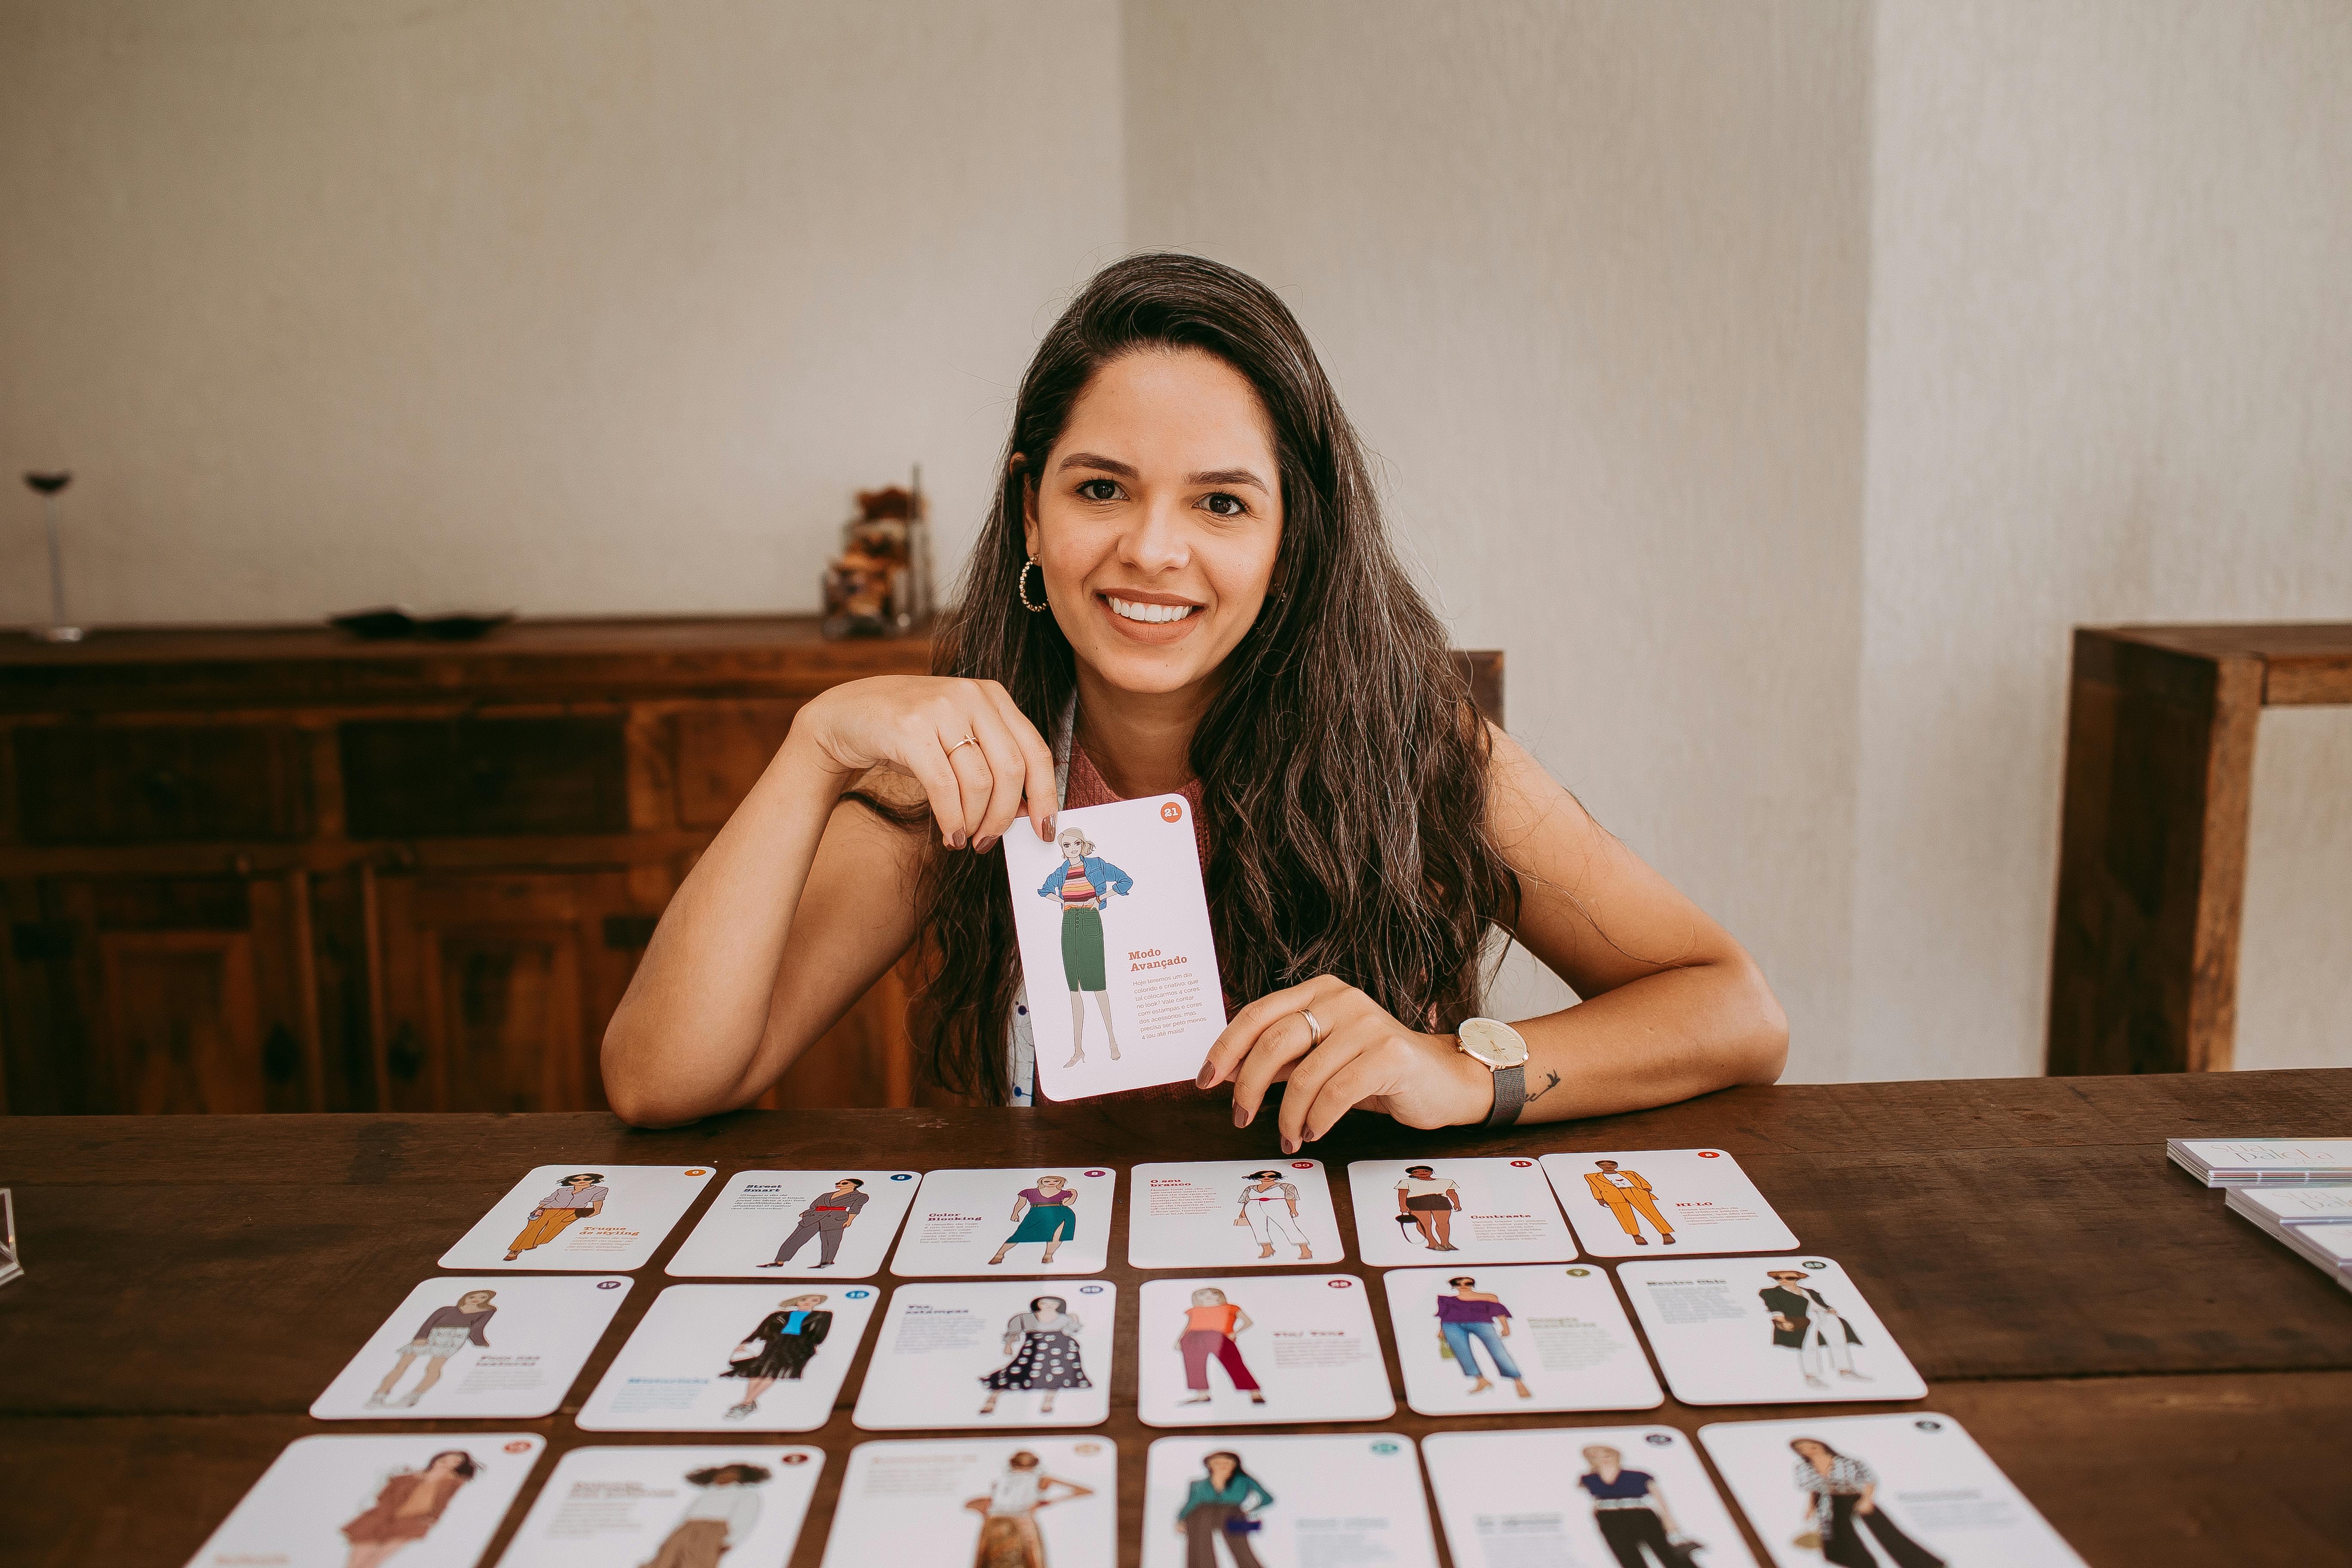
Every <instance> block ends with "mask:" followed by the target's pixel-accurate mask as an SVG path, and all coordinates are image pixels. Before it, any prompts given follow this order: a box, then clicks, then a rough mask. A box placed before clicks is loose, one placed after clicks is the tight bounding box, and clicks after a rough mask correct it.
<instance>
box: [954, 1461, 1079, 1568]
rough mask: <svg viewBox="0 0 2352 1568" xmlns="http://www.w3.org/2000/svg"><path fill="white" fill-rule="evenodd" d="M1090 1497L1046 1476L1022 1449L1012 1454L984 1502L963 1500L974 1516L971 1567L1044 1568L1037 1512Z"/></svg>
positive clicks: (1040, 1463)
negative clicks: (977, 1525) (975, 1535)
mask: <svg viewBox="0 0 2352 1568" xmlns="http://www.w3.org/2000/svg"><path fill="white" fill-rule="evenodd" d="M1057 1488H1058V1489H1059V1490H1058V1492H1057V1491H1056V1489H1057ZM1094 1495H1095V1489H1094V1488H1092V1487H1082V1486H1080V1485H1079V1484H1078V1483H1077V1482H1076V1481H1066V1480H1064V1479H1061V1478H1060V1477H1059V1476H1049V1475H1047V1474H1046V1473H1045V1462H1044V1461H1043V1460H1041V1459H1039V1458H1037V1456H1036V1455H1034V1454H1033V1453H1031V1452H1030V1451H1029V1450H1028V1449H1026V1448H1024V1449H1022V1450H1021V1451H1020V1452H1019V1453H1016V1454H1014V1455H1013V1456H1012V1457H1011V1458H1007V1459H1006V1460H1005V1461H1004V1473H1003V1475H1001V1476H999V1477H997V1478H996V1479H995V1480H994V1481H993V1482H992V1483H990V1486H989V1489H988V1493H987V1495H986V1496H985V1497H976V1498H970V1499H967V1500H965V1502H964V1505H963V1506H964V1507H966V1508H968V1509H970V1510H971V1511H972V1512H974V1513H976V1514H978V1515H980V1542H979V1546H978V1548H977V1549H976V1550H975V1551H974V1552H973V1553H972V1559H971V1563H972V1568H1048V1565H1047V1563H1046V1562H1045V1537H1044V1536H1042V1535H1040V1534H1039V1533H1038V1531H1037V1510H1040V1509H1045V1508H1051V1507H1053V1506H1054V1504H1055V1503H1057V1502H1071V1501H1074V1500H1076V1499H1078V1498H1082V1497H1092V1496H1094Z"/></svg>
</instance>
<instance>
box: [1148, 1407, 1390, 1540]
mask: <svg viewBox="0 0 2352 1568" xmlns="http://www.w3.org/2000/svg"><path fill="white" fill-rule="evenodd" d="M1373 1563H1377V1564H1379V1565H1380V1568H1437V1542H1436V1541H1435V1540H1434V1539H1433V1538H1432V1537H1431V1535H1430V1531H1429V1507H1428V1504H1427V1503H1426V1502H1425V1501H1423V1496H1422V1489H1421V1465H1420V1462H1419V1461H1418V1460H1416V1459H1415V1458H1413V1452H1412V1438H1410V1437H1406V1436H1399V1435H1398V1434H1395V1433H1392V1432H1370V1433H1355V1432H1351V1433H1348V1434H1345V1435H1335V1436H1286V1437H1275V1436H1265V1435H1263V1434H1260V1433H1255V1432H1250V1433H1244V1434H1241V1435H1239V1436H1235V1435H1234V1434H1230V1433H1220V1434H1214V1435H1208V1434H1204V1435H1202V1436H1184V1437H1162V1438H1160V1440H1159V1441H1158V1442H1156V1443H1154V1444H1152V1445H1151V1457H1150V1460H1149V1462H1148V1464H1147V1466H1146V1468H1145V1471H1144V1482H1143V1568H1343V1565H1353V1564H1367V1565H1369V1564H1373Z"/></svg>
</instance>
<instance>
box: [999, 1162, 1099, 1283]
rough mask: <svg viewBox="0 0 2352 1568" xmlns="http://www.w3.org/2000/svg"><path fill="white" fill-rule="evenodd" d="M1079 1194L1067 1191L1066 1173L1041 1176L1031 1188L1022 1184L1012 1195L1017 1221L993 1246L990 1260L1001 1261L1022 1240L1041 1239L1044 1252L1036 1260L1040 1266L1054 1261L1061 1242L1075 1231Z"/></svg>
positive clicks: (1076, 1231) (1068, 1183)
mask: <svg viewBox="0 0 2352 1568" xmlns="http://www.w3.org/2000/svg"><path fill="white" fill-rule="evenodd" d="M1077 1205H1078V1194H1076V1193H1074V1192H1072V1191H1071V1190H1070V1178H1069V1177H1067V1176H1040V1177H1038V1178H1037V1184H1036V1185H1035V1186H1034V1187H1024V1188H1022V1189H1021V1191H1020V1192H1018V1193H1016V1194H1013V1220H1014V1221H1015V1222H1016V1223H1015V1225H1014V1227H1013V1234H1012V1235H1011V1236H1008V1237H1005V1238H1004V1245H1003V1246H1002V1247H998V1248H997V1249H996V1256H995V1257H993V1258H990V1259H989V1261H990V1262H991V1263H1002V1262H1003V1261H1004V1255H1005V1254H1006V1253H1008V1252H1010V1251H1012V1250H1013V1248H1014V1247H1018V1246H1020V1245H1021V1244H1022V1243H1023V1242H1024V1241H1042V1242H1044V1243H1045V1252H1044V1253H1043V1254H1042V1255H1041V1256H1040V1257H1039V1258H1038V1259H1037V1262H1038V1264H1039V1265H1040V1266H1041V1267H1042V1266H1044V1265H1045V1264H1048V1263H1051V1262H1053V1261H1054V1254H1055V1251H1057V1250H1058V1249H1059V1248H1060V1247H1061V1245H1062V1243H1064V1242H1066V1241H1067V1240H1069V1239H1070V1237H1074V1236H1076V1235H1077V1234H1078V1210H1077Z"/></svg>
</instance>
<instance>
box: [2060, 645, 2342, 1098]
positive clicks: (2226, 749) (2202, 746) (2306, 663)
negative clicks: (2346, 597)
mask: <svg viewBox="0 0 2352 1568" xmlns="http://www.w3.org/2000/svg"><path fill="white" fill-rule="evenodd" d="M2346 704H2352V624H2347V625H2341V626H2105V627H2098V626H2084V627H2080V628H2078V629H2077V630H2076V631H2075V633H2074V688H2073V690H2072V691H2071V693H2070V694H2069V696H2068V699H2067V719H2066V786H2065V787H2066V804H2065V809H2064V813H2063V837H2062V838H2061V841H2060V845H2059V850H2058V919H2057V924H2056V927H2055V930H2054V931H2053V935H2052V939H2051V943H2052V946H2051V960H2050V968H2051V974H2050V1042H2049V1058H2048V1066H2049V1070H2050V1071H2052V1072H2053V1073H2124V1072H2206V1071H2214V1070H2219V1069H2221V1068H2227V1067H2228V1066H2229V1065H2230V1054H2231V1048H2232V1046H2233V1045H2234V1043H2235V1040H2236V1037H2237V1028H2238V924H2239V917H2240V915H2241V913H2242V910H2243V907H2244V904H2245V895H2246V819H2247V808H2248V806H2249V804H2250V802H2251V800H2252V793H2253V778H2254V728H2255V721H2257V720H2258V719H2260V718H2261V717H2262V711H2263V709H2264V708H2280V707H2308V706H2321V705H2326V706H2342V705H2346ZM2347 784H2352V781H2347Z"/></svg>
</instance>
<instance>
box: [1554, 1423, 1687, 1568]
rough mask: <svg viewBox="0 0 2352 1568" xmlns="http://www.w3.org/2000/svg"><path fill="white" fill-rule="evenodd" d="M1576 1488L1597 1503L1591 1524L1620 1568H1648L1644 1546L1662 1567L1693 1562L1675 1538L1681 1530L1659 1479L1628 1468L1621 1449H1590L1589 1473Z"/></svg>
mask: <svg viewBox="0 0 2352 1568" xmlns="http://www.w3.org/2000/svg"><path fill="white" fill-rule="evenodd" d="M1576 1484H1577V1485H1579V1486H1580V1487H1582V1488H1583V1489H1584V1493H1585V1496H1587V1497H1589V1498H1591V1500H1592V1522H1593V1524H1594V1526H1595V1527H1596V1528H1598V1529H1599V1530H1600V1531H1601V1540H1603V1541H1605V1542H1608V1543H1609V1550H1610V1552H1611V1553H1612V1555H1614V1556H1615V1557H1616V1559H1617V1563H1618V1568H1648V1564H1646V1563H1643V1559H1642V1549H1643V1547H1645V1546H1646V1547H1648V1548H1649V1549H1650V1552H1651V1555H1652V1556H1654V1557H1655V1558H1656V1559H1657V1568H1676V1565H1677V1564H1680V1563H1687V1562H1688V1561H1689V1560H1690V1559H1689V1555H1688V1553H1687V1552H1676V1551H1675V1547H1674V1544H1673V1538H1674V1537H1675V1536H1677V1535H1679V1534H1681V1533H1682V1531H1679V1530H1677V1529H1676V1528H1675V1515H1674V1510H1671V1509H1669V1508H1668V1507H1667V1506H1666V1494H1665V1492H1664V1490H1663V1489H1660V1487H1659V1486H1658V1479H1657V1478H1656V1477H1655V1476H1653V1475H1651V1474H1650V1473H1649V1472H1648V1471H1647V1470H1629V1469H1627V1468H1625V1456H1624V1455H1623V1454H1622V1453H1620V1452H1618V1450H1616V1449H1614V1448H1612V1447H1607V1446H1606V1445H1603V1444H1599V1443H1596V1444H1594V1445H1593V1446H1592V1447H1590V1448H1587V1449H1585V1450H1584V1474H1582V1475H1581V1476H1579V1477H1578V1478H1577V1479H1576Z"/></svg>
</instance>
